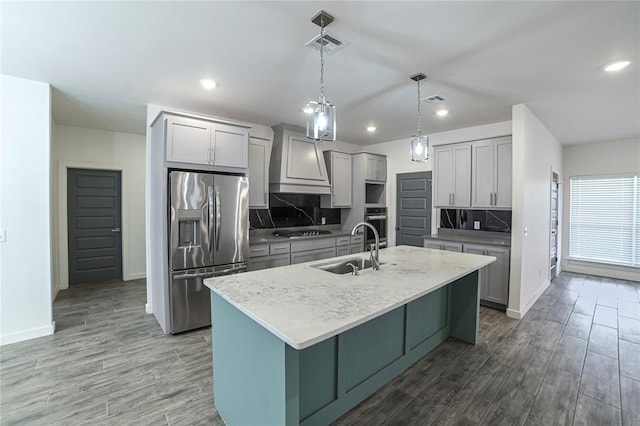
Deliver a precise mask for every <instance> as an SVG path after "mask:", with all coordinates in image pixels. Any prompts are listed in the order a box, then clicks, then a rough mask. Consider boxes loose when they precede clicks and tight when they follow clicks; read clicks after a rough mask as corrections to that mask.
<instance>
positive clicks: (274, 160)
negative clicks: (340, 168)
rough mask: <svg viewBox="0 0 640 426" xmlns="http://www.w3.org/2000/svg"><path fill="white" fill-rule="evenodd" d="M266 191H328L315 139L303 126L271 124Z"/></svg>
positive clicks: (329, 192)
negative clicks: (309, 136) (271, 146)
mask: <svg viewBox="0 0 640 426" xmlns="http://www.w3.org/2000/svg"><path fill="white" fill-rule="evenodd" d="M273 131H274V133H275V134H274V139H273V149H272V150H271V164H270V166H269V191H270V192H274V193H289V194H331V185H330V184H329V178H328V177H327V167H326V166H325V163H324V156H323V155H322V150H321V149H320V146H319V145H318V142H316V141H314V140H313V139H308V138H307V137H306V136H305V129H303V128H301V127H298V126H293V125H290V124H285V123H282V124H278V125H277V126H273Z"/></svg>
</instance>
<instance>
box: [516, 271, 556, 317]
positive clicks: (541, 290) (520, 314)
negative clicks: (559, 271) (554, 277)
mask: <svg viewBox="0 0 640 426" xmlns="http://www.w3.org/2000/svg"><path fill="white" fill-rule="evenodd" d="M549 285H551V281H549V280H546V281H545V284H544V285H543V286H542V287H540V288H539V289H538V291H536V293H535V294H534V295H533V297H531V299H529V302H527V304H526V305H525V306H524V307H523V308H520V310H517V309H507V316H508V317H509V318H515V319H518V320H519V319H522V318H523V317H524V316H525V315H526V314H527V312H529V309H531V307H532V306H533V304H534V303H536V302H537V301H538V299H539V298H540V296H542V293H544V291H545V290H546V289H547V288H549Z"/></svg>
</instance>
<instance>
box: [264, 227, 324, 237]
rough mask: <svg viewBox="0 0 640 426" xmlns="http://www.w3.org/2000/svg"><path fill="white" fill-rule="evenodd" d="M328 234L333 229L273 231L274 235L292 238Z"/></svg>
mask: <svg viewBox="0 0 640 426" xmlns="http://www.w3.org/2000/svg"><path fill="white" fill-rule="evenodd" d="M327 234H331V231H328V230H326V229H296V230H286V229H283V230H279V231H273V235H275V236H276V237H285V238H291V237H309V236H312V235H327Z"/></svg>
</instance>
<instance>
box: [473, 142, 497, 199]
mask: <svg viewBox="0 0 640 426" xmlns="http://www.w3.org/2000/svg"><path fill="white" fill-rule="evenodd" d="M472 158H473V167H472V178H471V188H472V191H471V192H472V199H471V206H472V207H481V208H491V207H493V192H494V191H493V190H494V184H493V180H494V175H495V166H494V143H493V141H490V140H489V141H479V142H473V144H472Z"/></svg>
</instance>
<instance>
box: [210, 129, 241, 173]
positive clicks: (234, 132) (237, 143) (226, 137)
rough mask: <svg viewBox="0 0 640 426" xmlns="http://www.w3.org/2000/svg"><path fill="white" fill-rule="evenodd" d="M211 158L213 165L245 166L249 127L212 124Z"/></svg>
mask: <svg viewBox="0 0 640 426" xmlns="http://www.w3.org/2000/svg"><path fill="white" fill-rule="evenodd" d="M211 127H212V147H213V148H212V150H213V154H212V158H211V161H212V162H213V164H214V165H215V166H224V167H239V168H245V169H246V168H247V163H248V158H249V155H248V151H249V129H246V128H243V127H236V126H227V125H224V124H215V123H214V124H212V125H211Z"/></svg>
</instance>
